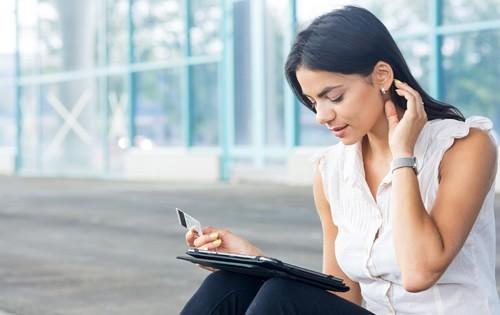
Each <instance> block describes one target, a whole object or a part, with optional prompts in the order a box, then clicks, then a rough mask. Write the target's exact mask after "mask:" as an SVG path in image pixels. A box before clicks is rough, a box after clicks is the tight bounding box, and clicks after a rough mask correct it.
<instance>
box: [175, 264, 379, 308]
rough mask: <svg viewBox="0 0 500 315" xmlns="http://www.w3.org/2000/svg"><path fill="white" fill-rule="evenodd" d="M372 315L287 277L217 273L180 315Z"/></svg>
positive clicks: (200, 288) (205, 282)
mask: <svg viewBox="0 0 500 315" xmlns="http://www.w3.org/2000/svg"><path fill="white" fill-rule="evenodd" d="M203 314H206V315H238V314H245V315H256V314H258V315H271V314H272V315H285V314H286V315H299V314H307V315H309V314H310V315H314V314H318V315H320V314H321V315H330V314H331V315H333V314H335V315H339V314H354V315H356V314H360V315H367V314H372V313H371V312H369V311H368V310H366V309H364V308H362V307H361V306H359V305H356V304H354V303H351V302H350V301H347V300H345V299H343V298H341V297H338V296H336V295H334V294H331V293H329V292H327V291H325V290H322V289H319V288H317V287H314V286H311V285H308V284H305V283H302V282H299V281H295V280H291V279H285V278H277V277H276V278H270V279H267V280H263V279H259V278H256V277H251V276H247V275H243V274H238V273H233V272H228V271H222V270H219V271H216V272H212V273H211V274H210V275H209V276H208V277H206V278H205V280H204V281H203V283H202V284H201V286H200V287H199V288H198V290H197V291H196V292H195V294H194V295H193V296H192V297H191V299H189V301H188V302H187V304H186V305H185V306H184V308H183V310H182V311H181V315H203Z"/></svg>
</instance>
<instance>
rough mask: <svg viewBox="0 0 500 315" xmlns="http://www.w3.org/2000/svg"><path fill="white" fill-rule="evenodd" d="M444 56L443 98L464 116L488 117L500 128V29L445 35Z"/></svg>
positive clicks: (497, 128)
mask: <svg viewBox="0 0 500 315" xmlns="http://www.w3.org/2000/svg"><path fill="white" fill-rule="evenodd" d="M441 51H442V54H443V88H444V91H443V92H444V99H445V101H447V102H449V103H450V104H452V105H454V106H457V107H458V108H460V110H462V112H463V113H464V115H465V116H466V117H467V116H471V115H485V116H487V117H489V118H491V119H492V120H493V121H494V124H495V128H496V130H499V127H498V126H500V101H499V98H498V93H497V90H498V78H500V59H499V55H498V52H499V51H500V30H493V31H483V32H469V33H464V34H459V35H450V36H446V37H444V39H443V45H442V48H441Z"/></svg>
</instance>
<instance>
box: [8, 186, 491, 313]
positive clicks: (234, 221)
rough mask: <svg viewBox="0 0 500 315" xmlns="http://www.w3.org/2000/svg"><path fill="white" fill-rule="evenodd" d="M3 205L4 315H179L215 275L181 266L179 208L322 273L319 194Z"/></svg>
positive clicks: (84, 191)
mask: <svg viewBox="0 0 500 315" xmlns="http://www.w3.org/2000/svg"><path fill="white" fill-rule="evenodd" d="M0 196H1V200H2V207H0V314H1V315H6V314H7V315H11V314H16V315H17V314H19V315H49V314H50V315H55V314H70V315H73V314H74V315H81V314H92V315H101V314H103V315H104V314H178V312H179V311H180V309H181V307H182V305H183V304H184V303H185V302H186V301H187V299H188V298H189V297H190V296H191V295H192V293H193V292H194V291H195V289H196V288H197V287H198V285H199V284H200V282H201V281H202V280H203V278H204V277H205V276H206V275H207V274H208V271H205V270H202V269H200V268H197V267H196V266H194V265H191V264H189V263H188V262H185V261H179V260H177V259H175V256H177V255H182V254H183V253H184V251H185V249H186V247H185V245H184V231H183V230H182V228H181V227H180V226H178V222H177V218H176V216H175V213H174V208H175V207H180V208H182V209H184V210H186V211H187V212H189V213H191V214H193V215H195V216H196V217H198V218H199V219H200V220H201V221H202V224H203V225H214V226H220V227H227V228H229V229H231V230H233V231H235V232H237V233H238V234H240V235H242V236H245V237H247V238H248V239H250V240H252V241H253V242H254V243H255V244H256V245H257V246H259V247H260V248H262V249H263V250H264V251H265V252H266V253H267V254H268V255H270V256H274V257H277V258H281V259H283V260H286V261H288V262H291V263H294V264H299V265H301V266H304V267H307V268H311V269H314V270H321V227H320V222H319V219H318V218H317V215H316V210H315V208H314V205H313V199H312V191H311V188H310V187H288V186H282V185H271V184H239V185H233V184H216V185H214V184H210V185H202V184H178V183H141V182H114V181H98V180H70V179H34V178H15V177H0ZM496 209H497V212H498V211H500V198H497V202H496ZM498 221H499V219H498V216H497V222H498ZM499 226H500V224H499V223H497V227H499ZM497 234H498V232H497ZM497 261H499V262H500V259H497ZM498 277H499V269H498V268H497V279H498ZM497 283H498V282H497Z"/></svg>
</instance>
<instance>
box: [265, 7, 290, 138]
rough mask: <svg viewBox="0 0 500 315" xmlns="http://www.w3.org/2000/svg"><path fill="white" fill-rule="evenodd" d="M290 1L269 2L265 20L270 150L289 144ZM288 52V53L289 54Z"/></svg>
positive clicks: (267, 133) (266, 86) (267, 130)
mask: <svg viewBox="0 0 500 315" xmlns="http://www.w3.org/2000/svg"><path fill="white" fill-rule="evenodd" d="M288 9H289V8H288V1H283V0H281V1H276V0H273V1H270V0H268V1H266V11H265V12H266V16H265V20H264V21H265V25H266V32H265V39H264V40H265V42H264V45H265V46H264V47H265V57H264V58H265V63H266V65H265V70H264V71H265V80H266V84H265V93H266V106H265V107H266V109H265V110H266V120H265V122H266V126H265V127H266V141H265V143H266V144H267V145H269V146H280V145H281V146H282V145H284V144H285V97H284V84H285V77H284V69H283V65H284V64H285V54H287V53H288V47H285V43H284V34H285V32H288V31H290V30H289V27H290V26H289V23H288V18H287V15H285V14H283V12H287V10H288ZM285 50H287V51H285Z"/></svg>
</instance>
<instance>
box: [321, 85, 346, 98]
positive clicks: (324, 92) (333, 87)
mask: <svg viewBox="0 0 500 315" xmlns="http://www.w3.org/2000/svg"><path fill="white" fill-rule="evenodd" d="M341 86H342V85H336V86H326V87H325V88H324V89H323V90H322V91H321V92H320V93H319V94H318V98H322V97H323V96H325V94H326V93H328V92H330V91H331V90H334V89H336V88H339V87H341Z"/></svg>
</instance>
